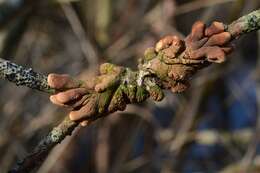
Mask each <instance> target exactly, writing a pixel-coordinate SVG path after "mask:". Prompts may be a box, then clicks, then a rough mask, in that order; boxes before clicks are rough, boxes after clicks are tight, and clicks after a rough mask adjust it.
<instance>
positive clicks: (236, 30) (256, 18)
mask: <svg viewBox="0 0 260 173" xmlns="http://www.w3.org/2000/svg"><path fill="white" fill-rule="evenodd" d="M259 28H260V10H259V9H258V10H256V11H253V12H252V13H250V14H248V15H245V16H243V17H241V18H239V19H238V20H236V21H234V22H232V23H231V24H230V25H228V26H227V29H226V30H227V31H228V32H229V33H231V35H232V37H233V38H238V37H239V36H240V35H242V34H245V33H249V32H252V31H255V30H258V29H259Z"/></svg>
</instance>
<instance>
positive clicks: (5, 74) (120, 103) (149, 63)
mask: <svg viewBox="0 0 260 173" xmlns="http://www.w3.org/2000/svg"><path fill="white" fill-rule="evenodd" d="M259 28H260V10H256V11H254V12H252V13H250V14H248V15H245V16H243V17H241V18H239V19H238V20H236V21H234V22H233V23H231V24H230V25H226V26H225V30H226V31H227V32H229V33H230V34H231V36H232V39H237V38H239V37H240V36H241V35H243V34H246V33H249V32H252V31H256V30H259ZM186 49H187V48H186ZM209 64H210V63H209V61H208V60H207V59H203V60H201V59H199V60H196V59H192V58H189V57H187V50H183V51H182V53H181V54H180V55H178V56H177V57H174V58H169V57H168V56H167V52H165V51H164V50H158V51H155V50H154V49H153V48H150V49H147V51H146V52H145V55H144V58H143V59H142V61H141V62H140V64H139V69H138V70H137V71H132V70H131V69H129V68H125V67H118V66H115V65H113V64H108V63H106V64H103V65H101V67H100V68H101V69H100V72H101V74H102V75H101V76H99V77H98V79H100V80H103V79H106V78H109V79H112V80H111V81H106V82H105V83H106V84H110V85H105V86H104V84H103V85H100V86H99V89H100V90H102V88H103V89H106V90H104V91H102V92H96V91H91V92H90V93H88V94H87V95H86V99H87V100H88V103H87V104H89V105H87V106H89V107H91V108H92V107H93V109H94V110H93V111H92V112H91V113H90V115H89V118H88V121H90V122H91V121H93V120H95V119H97V118H99V117H103V116H105V115H108V114H110V113H112V112H114V111H117V110H124V109H125V107H126V105H127V104H130V103H139V102H142V101H144V100H146V99H147V98H148V97H151V98H152V99H154V100H155V101H160V100H162V99H163V97H164V95H163V92H162V89H171V90H172V91H173V92H182V91H184V90H185V89H186V87H187V82H188V79H190V77H191V76H192V75H193V74H194V73H195V72H197V71H198V70H199V69H201V68H204V67H206V66H208V65H209ZM155 66H156V67H155ZM169 69H171V70H172V71H171V78H170V77H169V71H168V70H169ZM108 76H109V77H108ZM0 77H2V78H4V79H7V80H9V81H11V82H14V83H15V84H16V85H24V86H27V87H30V88H32V89H37V90H40V91H43V92H46V93H49V94H53V93H55V92H58V91H61V90H55V89H53V88H51V87H50V86H49V85H48V83H47V77H46V76H44V75H41V74H38V73H36V72H33V71H32V69H25V68H23V67H21V66H18V65H16V64H14V63H11V62H9V61H5V60H2V59H0ZM96 90H97V88H96ZM77 126H78V122H74V121H71V120H69V118H68V117H66V118H65V119H64V120H63V122H61V123H60V124H59V125H58V126H57V127H55V128H54V129H53V130H52V131H51V132H50V133H49V134H48V135H47V137H45V138H44V139H43V140H42V141H41V142H40V143H39V144H38V146H37V147H36V148H35V150H34V151H33V152H32V153H31V154H29V155H28V156H27V157H26V158H24V159H23V160H22V161H21V162H19V163H17V165H16V167H15V168H14V169H13V170H11V171H10V172H11V173H18V172H19V173H22V172H30V171H31V170H33V169H35V168H37V167H38V166H40V165H41V163H42V162H43V161H44V159H45V158H46V157H47V155H48V153H49V152H50V151H51V149H52V148H53V147H54V146H56V144H58V143H60V142H61V141H62V140H63V139H64V138H65V137H66V136H67V135H70V134H71V133H72V131H73V130H74V128H75V127H77Z"/></svg>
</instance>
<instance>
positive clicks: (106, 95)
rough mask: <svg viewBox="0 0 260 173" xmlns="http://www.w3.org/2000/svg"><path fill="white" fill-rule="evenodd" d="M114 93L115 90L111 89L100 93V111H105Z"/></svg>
mask: <svg viewBox="0 0 260 173" xmlns="http://www.w3.org/2000/svg"><path fill="white" fill-rule="evenodd" d="M112 95H113V91H112V90H111V89H110V90H106V91H104V92H102V93H100V95H99V99H98V112H99V113H104V112H105V111H106V108H107V106H108V105H109V103H110V100H111V97H112Z"/></svg>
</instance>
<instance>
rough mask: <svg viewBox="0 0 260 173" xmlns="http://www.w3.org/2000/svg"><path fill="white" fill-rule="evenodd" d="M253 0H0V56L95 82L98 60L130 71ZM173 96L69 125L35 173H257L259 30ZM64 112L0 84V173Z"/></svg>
mask: <svg viewBox="0 0 260 173" xmlns="http://www.w3.org/2000/svg"><path fill="white" fill-rule="evenodd" d="M259 7H260V1H259V0H95V1H93V0H37V1H36V0H0V29H1V30H0V57H1V58H4V59H8V60H11V61H13V62H15V63H18V64H20V65H23V66H26V67H32V68H33V69H34V70H35V71H38V72H41V73H43V74H48V73H53V72H55V73H68V74H71V75H73V76H77V77H79V78H82V79H84V78H85V79H86V78H87V77H89V76H90V75H95V73H96V72H97V68H98V66H99V64H100V63H102V62H112V63H115V64H118V65H124V66H128V67H131V68H136V66H137V60H138V58H140V57H142V53H143V52H144V50H145V49H146V48H148V47H150V46H153V45H154V44H155V43H156V41H157V40H159V39H160V38H161V37H163V36H165V35H167V34H174V35H178V36H180V37H184V36H185V35H187V34H188V33H189V31H190V28H191V26H192V24H193V23H194V22H195V21H196V20H203V21H204V22H206V23H207V24H210V23H211V22H212V21H214V20H217V21H222V22H224V23H230V22H231V21H233V20H235V19H237V18H238V17H239V16H241V15H244V14H246V13H249V12H251V11H253V10H255V9H258V8H259ZM235 46H236V49H235V51H234V52H233V53H232V55H230V56H229V60H228V61H227V62H226V63H224V64H220V65H213V66H211V67H209V68H207V69H204V70H203V71H201V72H200V73H199V74H197V75H196V76H195V77H194V79H193V81H192V87H191V88H190V89H189V90H188V91H186V92H184V93H181V94H172V93H170V92H166V98H165V99H164V100H163V101H162V102H158V103H155V102H153V101H147V102H145V103H143V104H141V105H129V106H128V107H127V110H126V111H124V112H117V113H114V114H111V115H110V116H108V117H106V118H102V119H99V120H98V121H96V122H95V123H93V124H92V125H90V126H89V127H85V128H77V130H76V131H75V132H74V133H73V135H72V136H71V137H67V138H66V139H65V140H64V141H63V142H62V143H61V144H60V145H58V146H57V147H56V148H55V149H54V150H53V151H52V152H51V153H50V154H49V156H48V158H47V159H46V160H45V162H44V163H43V165H42V166H41V167H40V169H39V170H38V171H37V173H211V172H221V173H229V172H230V173H233V172H234V173H258V172H260V155H258V154H260V145H259V143H260V78H259V77H258V76H259V75H260V52H259V50H260V32H258V33H257V32H255V33H251V34H247V35H246V36H243V37H242V38H240V39H239V40H237V41H235ZM67 113H68V110H65V109H61V108H58V107H57V106H55V105H52V104H51V103H50V102H49V100H48V96H47V95H46V94H44V93H41V92H38V91H33V90H31V89H28V88H25V87H17V86H15V85H14V84H12V83H9V82H6V81H2V80H0V117H1V121H0V153H1V154H0V172H1V173H2V172H3V173H4V172H7V171H8V170H9V169H10V168H11V167H12V166H13V165H14V163H15V162H16V161H17V160H18V159H19V158H22V157H24V156H25V155H26V153H27V152H30V151H32V149H33V148H34V146H35V145H37V143H38V142H39V141H40V139H41V138H42V137H43V136H45V135H46V134H47V133H48V132H49V131H50V130H51V129H52V127H54V126H55V125H57V124H58V123H59V122H60V121H61V120H62V119H63V118H64V116H66V114H67Z"/></svg>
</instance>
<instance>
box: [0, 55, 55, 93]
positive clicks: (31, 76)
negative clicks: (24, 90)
mask: <svg viewBox="0 0 260 173" xmlns="http://www.w3.org/2000/svg"><path fill="white" fill-rule="evenodd" d="M0 77H1V78H5V79H7V80H9V81H10V82H13V83H15V84H16V85H18V86H19V85H23V86H27V87H29V88H32V89H37V90H40V91H44V92H48V93H54V90H52V89H51V88H50V87H49V86H48V83H47V77H46V76H44V75H41V74H39V73H36V72H34V71H33V70H32V69H31V68H28V69H26V68H24V67H22V66H19V65H17V64H14V63H11V62H10V61H6V60H3V59H0Z"/></svg>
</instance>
